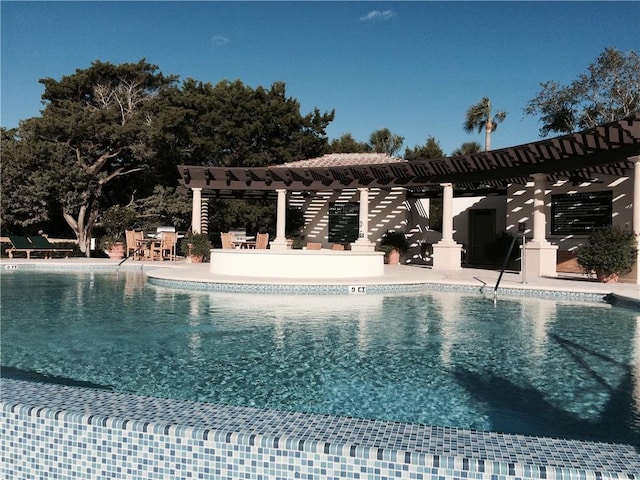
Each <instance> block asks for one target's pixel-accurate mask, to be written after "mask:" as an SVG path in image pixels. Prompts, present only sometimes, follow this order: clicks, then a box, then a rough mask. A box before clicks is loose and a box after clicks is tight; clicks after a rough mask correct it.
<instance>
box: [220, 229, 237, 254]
mask: <svg viewBox="0 0 640 480" xmlns="http://www.w3.org/2000/svg"><path fill="white" fill-rule="evenodd" d="M220 240H222V248H223V249H225V250H229V249H233V248H235V245H234V243H233V233H231V232H222V233H221V234H220Z"/></svg>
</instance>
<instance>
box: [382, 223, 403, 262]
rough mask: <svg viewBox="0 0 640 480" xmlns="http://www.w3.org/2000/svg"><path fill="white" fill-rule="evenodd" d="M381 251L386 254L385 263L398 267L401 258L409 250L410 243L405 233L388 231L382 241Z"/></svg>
mask: <svg viewBox="0 0 640 480" xmlns="http://www.w3.org/2000/svg"><path fill="white" fill-rule="evenodd" d="M379 250H381V251H383V252H385V257H384V258H385V263H388V264H389V265H397V264H398V263H400V256H401V255H403V254H404V253H405V252H406V251H407V250H409V241H408V240H407V237H406V236H405V234H404V232H402V231H396V230H387V232H386V233H385V234H384V235H383V236H382V239H381V240H380V247H379Z"/></svg>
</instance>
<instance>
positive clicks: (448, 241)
mask: <svg viewBox="0 0 640 480" xmlns="http://www.w3.org/2000/svg"><path fill="white" fill-rule="evenodd" d="M440 186H441V187H442V240H440V241H439V242H438V243H436V244H434V245H433V269H434V270H458V269H460V268H462V266H461V253H462V245H459V244H457V243H456V242H455V241H454V240H453V184H451V183H443V184H441V185H440Z"/></svg>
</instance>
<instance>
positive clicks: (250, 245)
mask: <svg viewBox="0 0 640 480" xmlns="http://www.w3.org/2000/svg"><path fill="white" fill-rule="evenodd" d="M234 245H235V247H236V248H241V249H244V250H255V248H256V241H255V240H247V241H244V242H238V243H234Z"/></svg>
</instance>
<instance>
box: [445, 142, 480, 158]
mask: <svg viewBox="0 0 640 480" xmlns="http://www.w3.org/2000/svg"><path fill="white" fill-rule="evenodd" d="M481 151H482V145H480V144H479V143H478V142H464V143H463V144H462V145H461V146H460V148H456V149H455V150H454V151H453V152H452V153H451V155H452V156H453V157H457V156H461V155H471V154H473V153H480V152H481Z"/></svg>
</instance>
